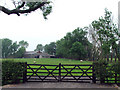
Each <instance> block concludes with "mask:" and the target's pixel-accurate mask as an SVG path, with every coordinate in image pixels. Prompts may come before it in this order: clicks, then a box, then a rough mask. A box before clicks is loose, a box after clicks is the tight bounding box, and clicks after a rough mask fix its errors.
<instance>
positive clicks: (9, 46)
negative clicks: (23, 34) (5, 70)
mask: <svg viewBox="0 0 120 90" xmlns="http://www.w3.org/2000/svg"><path fill="white" fill-rule="evenodd" d="M1 40H2V46H1V47H2V58H14V57H15V58H20V57H23V56H24V53H25V51H26V47H27V46H28V43H27V42H25V41H24V40H23V41H24V42H23V41H21V42H20V43H19V44H17V42H13V41H12V40H10V39H8V38H5V39H1Z"/></svg>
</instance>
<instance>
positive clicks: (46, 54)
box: [25, 51, 50, 56]
mask: <svg viewBox="0 0 120 90" xmlns="http://www.w3.org/2000/svg"><path fill="white" fill-rule="evenodd" d="M25 54H39V55H42V56H50V55H49V54H48V53H42V52H38V51H26V52H25Z"/></svg>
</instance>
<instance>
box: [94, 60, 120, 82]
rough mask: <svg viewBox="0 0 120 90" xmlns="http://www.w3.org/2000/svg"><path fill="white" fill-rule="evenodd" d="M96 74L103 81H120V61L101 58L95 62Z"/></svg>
mask: <svg viewBox="0 0 120 90" xmlns="http://www.w3.org/2000/svg"><path fill="white" fill-rule="evenodd" d="M93 65H94V68H95V75H96V78H97V79H98V80H100V82H101V83H120V62H114V63H108V62H106V61H105V60H99V61H97V62H94V63H93Z"/></svg>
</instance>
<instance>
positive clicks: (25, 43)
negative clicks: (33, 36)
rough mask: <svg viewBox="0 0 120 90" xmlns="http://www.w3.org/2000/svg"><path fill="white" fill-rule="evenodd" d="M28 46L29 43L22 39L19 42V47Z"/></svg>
mask: <svg viewBox="0 0 120 90" xmlns="http://www.w3.org/2000/svg"><path fill="white" fill-rule="evenodd" d="M28 46H29V44H28V43H27V41H24V40H22V41H20V42H19V47H24V48H27V47H28Z"/></svg>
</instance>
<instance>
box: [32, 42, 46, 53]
mask: <svg viewBox="0 0 120 90" xmlns="http://www.w3.org/2000/svg"><path fill="white" fill-rule="evenodd" d="M43 48H44V47H43V45H42V44H38V45H37V47H36V49H35V50H34V51H41V52H42V51H43Z"/></svg>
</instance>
